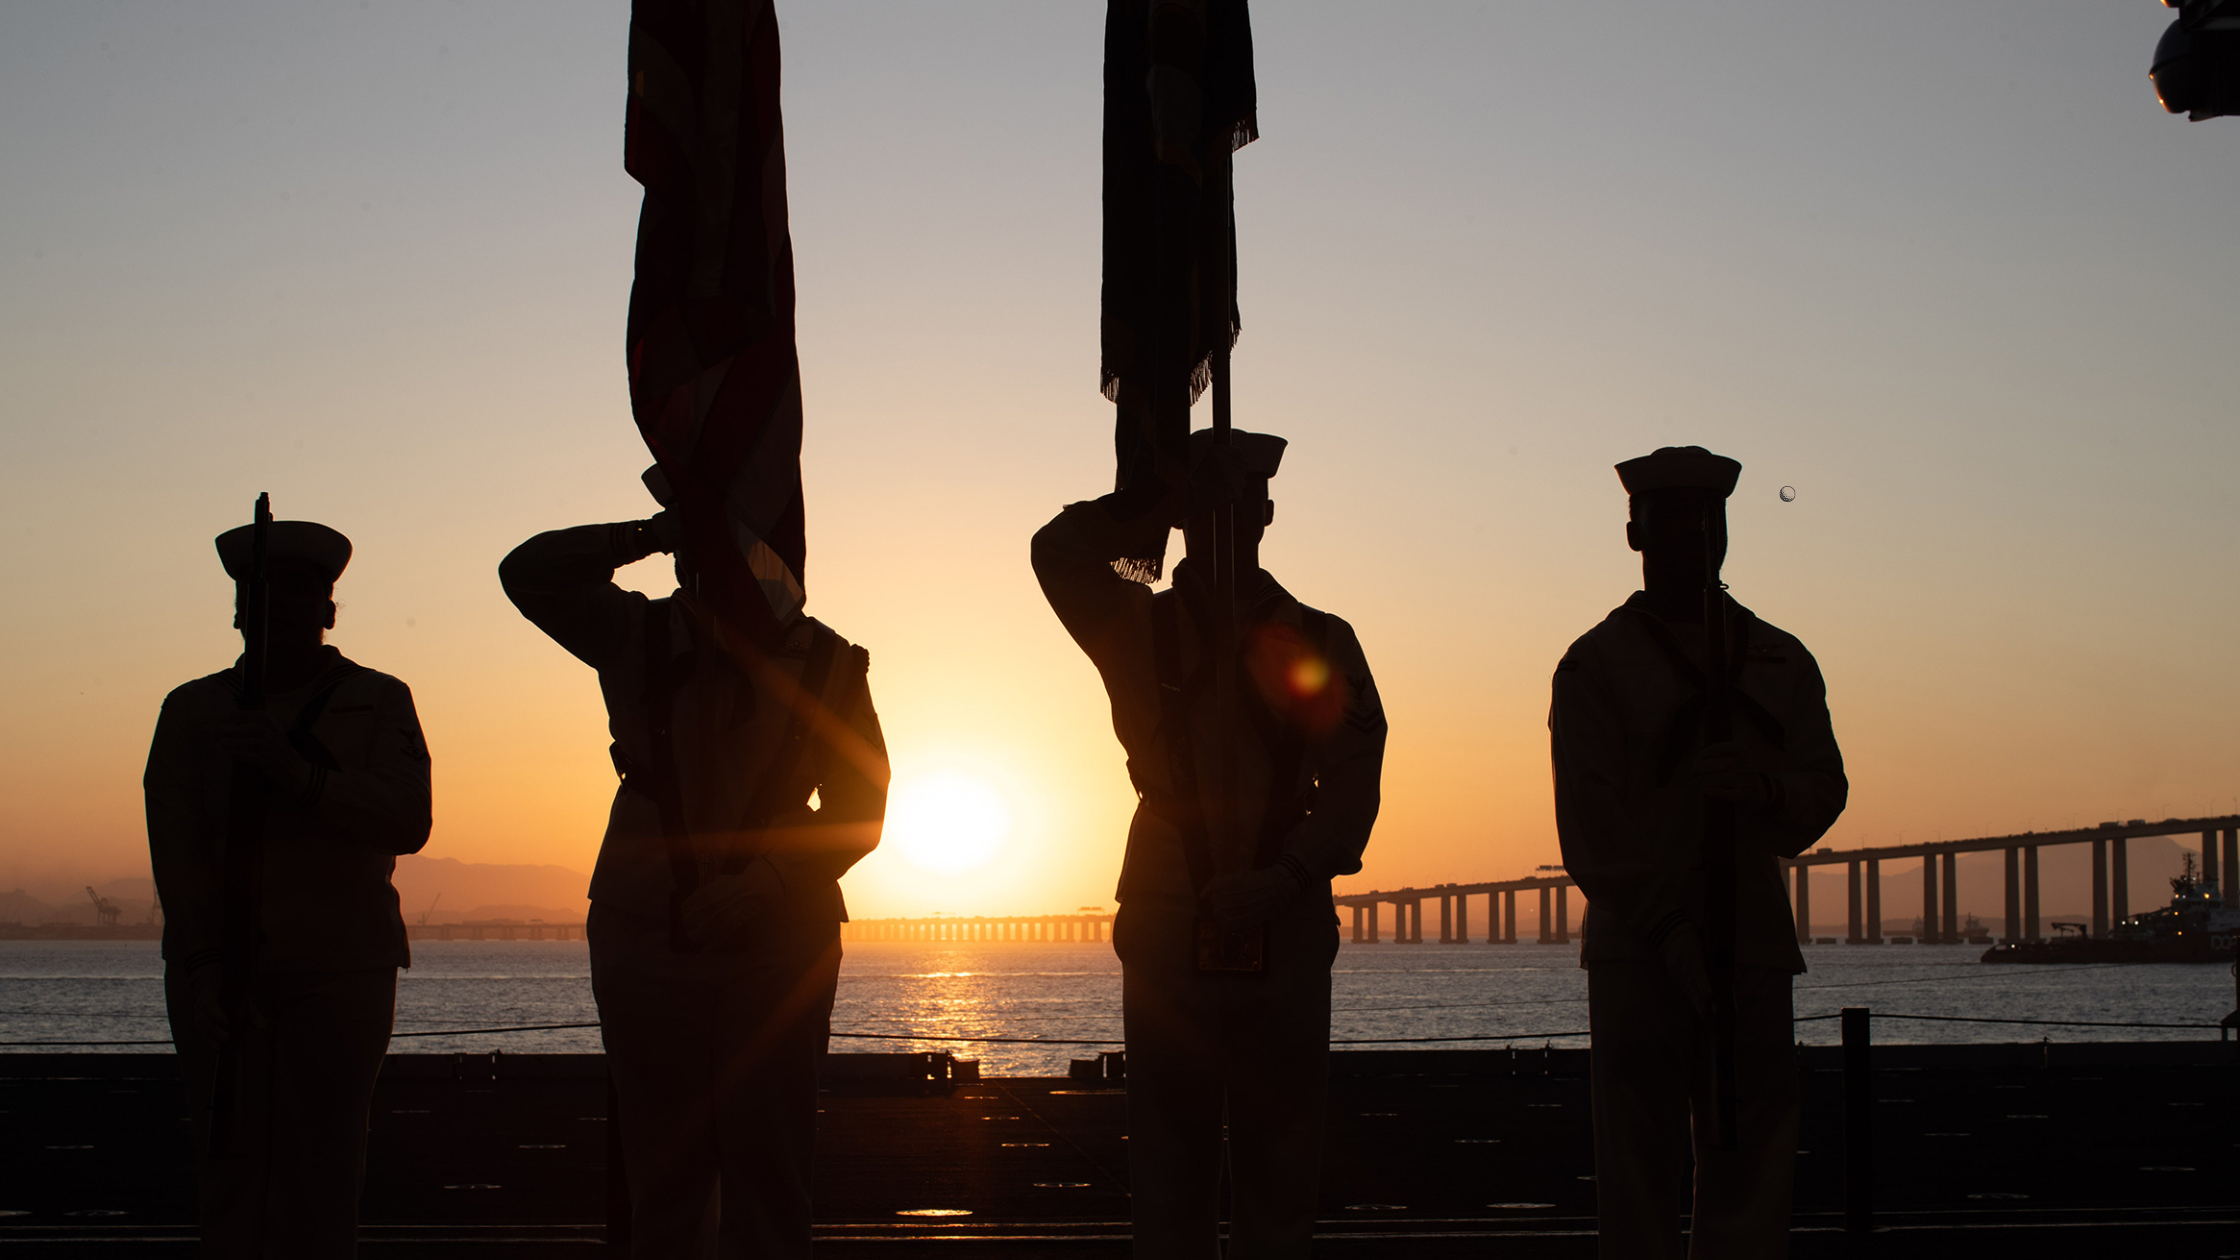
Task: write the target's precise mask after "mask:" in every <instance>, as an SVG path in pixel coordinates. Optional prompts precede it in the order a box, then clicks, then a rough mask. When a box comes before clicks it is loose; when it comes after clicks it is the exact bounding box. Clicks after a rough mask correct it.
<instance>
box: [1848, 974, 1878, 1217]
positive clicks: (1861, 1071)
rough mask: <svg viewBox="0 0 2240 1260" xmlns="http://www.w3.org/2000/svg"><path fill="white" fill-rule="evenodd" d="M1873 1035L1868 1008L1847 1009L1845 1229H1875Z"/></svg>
mask: <svg viewBox="0 0 2240 1260" xmlns="http://www.w3.org/2000/svg"><path fill="white" fill-rule="evenodd" d="M1872 1039H1873V1032H1872V1029H1871V1026H1870V1024H1869V1022H1868V1016H1867V1008H1866V1007H1864V1006H1846V1007H1844V1008H1843V1228H1844V1229H1845V1231H1846V1232H1849V1233H1853V1234H1864V1233H1869V1232H1871V1231H1872V1230H1873V1229H1874V1076H1873V1074H1872V1071H1871V1068H1870V1066H1869V1063H1868V1048H1869V1046H1870V1044H1871V1042H1872Z"/></svg>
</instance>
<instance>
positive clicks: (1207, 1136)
mask: <svg viewBox="0 0 2240 1260" xmlns="http://www.w3.org/2000/svg"><path fill="white" fill-rule="evenodd" d="M1145 528H1146V527H1145V526H1144V525H1142V524H1140V523H1139V524H1136V525H1122V524H1119V523H1116V522H1115V521H1114V520H1113V518H1112V516H1111V515H1110V514H1109V513H1108V512H1107V510H1106V507H1105V505H1104V504H1103V503H1102V502H1090V503H1076V504H1074V505H1072V506H1070V507H1068V508H1066V509H1065V510H1064V511H1063V512H1061V513H1060V514H1059V515H1058V517H1057V519H1055V520H1053V521H1051V522H1050V523H1049V524H1048V525H1046V526H1044V527H1043V528H1042V530H1041V531H1040V532H1038V533H1037V534H1036V535H1035V538H1034V544H1033V561H1034V569H1035V574H1036V576H1037V577H1038V578H1039V579H1040V580H1041V583H1042V589H1043V593H1044V594H1045V595H1046V596H1047V597H1048V599H1049V601H1050V606H1051V608H1052V609H1054V610H1055V611H1056V612H1057V614H1058V617H1059V619H1060V620H1061V621H1062V622H1063V623H1064V624H1065V627H1066V629H1067V630H1068V631H1069V632H1070V633H1071V634H1072V635H1073V638H1074V640H1075V642H1077V643H1078V644H1080V646H1081V648H1082V650H1083V651H1084V652H1086V653H1087V654H1088V656H1089V658H1090V660H1091V661H1093V662H1094V663H1095V665H1096V667H1097V670H1098V672H1099V673H1100V674H1101V675H1102V676H1103V679H1104V684H1105V691H1106V693H1107V695H1108V696H1109V697H1110V700H1111V704H1112V722H1113V730H1114V733H1115V734H1117V735H1118V736H1119V739H1120V743H1121V746H1122V747H1123V748H1124V749H1126V751H1127V754H1128V771H1129V775H1130V777H1131V778H1132V779H1133V781H1134V783H1135V785H1136V788H1137V791H1138V794H1139V796H1140V797H1141V803H1140V804H1139V805H1138V807H1137V809H1136V812H1135V817H1134V820H1133V821H1132V823H1131V824H1130V826H1129V829H1128V846H1127V856H1126V859H1125V862H1124V864H1123V866H1122V870H1121V875H1120V884H1119V899H1120V911H1119V915H1118V919H1117V922H1116V924H1115V928H1114V946H1115V949H1116V951H1117V952H1118V954H1119V956H1120V962H1121V972H1122V1008H1123V1015H1124V1018H1125V1020H1126V1027H1127V1045H1128V1130H1129V1142H1128V1146H1129V1152H1128V1167H1129V1179H1130V1187H1131V1192H1132V1195H1133V1205H1132V1210H1133V1213H1134V1218H1135V1220H1134V1240H1135V1254H1136V1255H1138V1256H1142V1257H1147V1258H1148V1257H1159V1258H1161V1260H1164V1258H1166V1257H1172V1256H1183V1255H1201V1254H1207V1253H1209V1252H1210V1251H1211V1250H1212V1249H1213V1247H1214V1246H1215V1240H1216V1235H1217V1222H1216V1211H1217V1207H1218V1200H1217V1195H1218V1190H1219V1185H1220V1181H1221V1162H1222V1133H1223V1122H1224V1116H1226V1122H1227V1132H1228V1142H1229V1167H1230V1170H1231V1173H1232V1179H1233V1180H1232V1191H1233V1193H1232V1207H1233V1210H1232V1215H1231V1226H1230V1250H1229V1254H1230V1255H1232V1256H1239V1257H1243V1256H1252V1257H1263V1256H1296V1255H1302V1254H1304V1252H1305V1250H1306V1247H1307V1243H1308V1240H1309V1239H1310V1238H1311V1237H1312V1235H1313V1230H1314V1217H1315V1203H1316V1194H1317V1191H1318V1189H1319V1181H1320V1172H1321V1153H1322V1129H1323V1113H1324V1109H1325V1088H1326V1086H1325V1080H1326V1076H1327V1069H1328V1056H1329V1037H1330V963H1331V960H1332V958H1333V957H1335V955H1336V953H1337V949H1338V935H1337V916H1336V914H1335V912H1334V910H1333V908H1332V905H1331V900H1330V883H1329V881H1330V878H1331V877H1332V876H1334V875H1350V874H1352V873H1354V872H1356V871H1359V870H1360V869H1361V853H1362V850H1363V849H1364V847H1365V846H1366V845H1367V844H1368V840H1369V833H1370V828H1371V826H1372V825H1373V824H1374V822H1375V820H1376V816H1377V809H1378V804H1379V786H1378V785H1379V777H1380V773H1381V769H1382V766H1383V759H1384V745H1385V718H1384V710H1383V706H1382V704H1381V702H1380V701H1379V699H1378V696H1377V690H1376V683H1375V681H1374V679H1372V678H1371V676H1370V673H1369V666H1368V662H1367V660H1366V659H1365V658H1364V656H1363V654H1362V651H1361V645H1360V642H1359V640H1358V639H1357V638H1356V637H1355V635H1354V632H1353V628H1352V627H1351V626H1349V625H1347V624H1346V623H1345V622H1344V621H1343V620H1341V619H1339V618H1337V617H1334V616H1329V615H1328V614H1325V613H1321V612H1318V611H1316V610H1314V609H1311V608H1307V607H1305V606H1304V605H1302V604H1300V603H1299V601H1297V600H1296V599H1294V598H1292V597H1291V595H1290V594H1289V593H1287V592H1286V591H1284V589H1283V588H1282V587H1281V586H1279V585H1277V584H1276V582H1275V580H1274V579H1273V578H1271V577H1270V576H1268V574H1267V573H1266V572H1264V571H1256V572H1254V573H1251V574H1245V575H1240V578H1239V583H1238V586H1239V590H1238V600H1237V602H1238V608H1239V613H1238V626H1239V632H1240V637H1239V641H1240V649H1241V658H1242V659H1241V660H1240V662H1239V666H1238V668H1237V671H1236V672H1237V677H1238V679H1239V688H1238V690H1239V696H1238V700H1237V703H1236V708H1235V711H1236V712H1237V713H1238V714H1239V715H1240V717H1239V721H1240V723H1241V724H1242V725H1243V726H1244V727H1246V728H1247V730H1246V734H1245V737H1244V738H1242V739H1237V740H1235V741H1233V742H1232V743H1231V744H1230V746H1229V752H1230V756H1229V759H1228V765H1227V767H1226V769H1227V771H1228V777H1227V778H1226V781H1224V780H1223V778H1222V777H1221V769H1222V767H1221V763H1220V760H1219V758H1218V756H1217V752H1218V736H1217V730H1218V727H1217V723H1218V720H1219V719H1218V718H1217V706H1216V703H1215V701H1216V697H1215V695H1214V693H1213V689H1212V688H1211V687H1210V686H1208V685H1206V683H1207V680H1208V679H1209V677H1210V675H1211V672H1212V671H1211V669H1210V661H1209V657H1210V652H1209V650H1208V648H1209V644H1210V640H1211V632H1210V630H1209V629H1208V626H1209V625H1210V620H1211V611H1212V608H1213V603H1212V600H1213V598H1214V595H1213V592H1212V590H1211V589H1210V588H1211V585H1212V582H1211V577H1212V575H1211V574H1210V573H1208V572H1204V571H1203V570H1202V566H1201V565H1200V564H1199V562H1197V561H1185V562H1183V563H1182V564H1181V565H1179V566H1177V568H1176V571H1175V577H1174V586H1173V588H1172V589H1170V590H1167V591H1163V592H1160V593H1158V594H1156V595H1155V594H1153V593H1152V591H1151V590H1150V589H1149V588H1148V587H1146V586H1144V585H1142V584H1141V583H1138V582H1134V581H1130V580H1127V579H1126V578H1123V577H1121V576H1119V574H1118V573H1116V572H1115V571H1114V568H1113V562H1114V561H1115V560H1119V559H1122V558H1123V557H1128V556H1136V555H1140V554H1142V553H1143V551H1144V550H1145V546H1144V543H1145V539H1144V538H1143V537H1141V536H1140V535H1141V534H1142V532H1143V530H1144V529H1145ZM1150 528H1156V529H1160V530H1163V529H1164V528H1165V526H1163V525H1153V526H1150ZM1162 624H1163V625H1164V626H1165V629H1162V628H1161V627H1162ZM1162 636H1167V638H1166V643H1167V646H1166V648H1165V653H1164V654H1165V655H1166V656H1167V657H1168V660H1167V661H1165V662H1164V663H1162V660H1161V656H1162ZM1177 724H1180V725H1182V726H1184V727H1186V729H1187V737H1186V738H1185V739H1181V740H1180V742H1179V745H1178V736H1177V733H1176V725H1177ZM1185 751H1186V753H1187V755H1185V756H1178V755H1177V754H1178V752H1185ZM1184 780H1194V781H1195V782H1194V783H1190V782H1185V781H1184ZM1224 808H1226V809H1231V810H1233V811H1234V818H1235V821H1236V825H1235V826H1234V828H1232V829H1229V830H1228V831H1227V839H1226V842H1225V841H1224V833H1223V831H1222V829H1219V828H1207V829H1206V833H1205V834H1206V836H1207V846H1206V847H1207V855H1206V856H1207V857H1208V858H1210V863H1209V865H1210V868H1211V869H1210V871H1208V872H1194V871H1193V869H1192V866H1193V862H1192V859H1191V855H1190V852H1189V848H1190V846H1189V844H1188V843H1187V842H1186V839H1185V836H1184V832H1183V830H1182V827H1181V826H1178V821H1177V820H1178V818H1185V817H1187V816H1188V815H1189V814H1191V813H1192V812H1193V811H1195V812H1197V813H1198V814H1199V815H1200V816H1201V817H1211V816H1214V813H1215V811H1217V810H1219V809H1224ZM1184 825H1187V824H1184ZM1271 857H1272V858H1273V859H1274V860H1275V861H1276V862H1279V863H1281V864H1284V865H1286V866H1288V867H1290V868H1291V869H1292V870H1293V871H1295V872H1296V873H1297V875H1298V876H1299V879H1300V882H1301V884H1302V885H1303V886H1304V889H1305V891H1304V892H1303V893H1302V894H1301V895H1299V896H1297V897H1296V898H1294V899H1293V900H1291V901H1290V902H1289V903H1288V905H1286V906H1285V908H1284V909H1283V910H1281V911H1280V912H1279V913H1278V914H1277V916H1276V917H1275V918H1274V919H1273V921H1271V922H1269V923H1268V924H1266V925H1265V928H1264V933H1265V951H1264V960H1265V971H1264V972H1262V973H1260V974H1229V973H1221V972H1207V971H1202V970H1200V969H1199V967H1198V962H1199V956H1198V945H1197V937H1196V930H1197V925H1198V921H1199V915H1200V904H1199V899H1198V895H1197V894H1198V891H1199V889H1200V888H1202V886H1203V883H1204V880H1205V876H1206V875H1207V874H1212V875H1221V874H1226V873H1228V872H1233V871H1242V870H1248V869H1252V868H1254V867H1255V866H1264V865H1266V864H1267V859H1269V858H1271ZM1224 1108H1226V1111H1224Z"/></svg>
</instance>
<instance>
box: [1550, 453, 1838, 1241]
mask: <svg viewBox="0 0 2240 1260" xmlns="http://www.w3.org/2000/svg"><path fill="white" fill-rule="evenodd" d="M1741 472H1742V465H1741V464H1739V463H1737V462H1735V461H1734V460H1731V459H1727V458H1725V457H1723V456H1719V455H1714V454H1712V453H1711V452H1709V451H1707V450H1704V449H1703V448H1701V447H1697V446H1683V447H1669V446H1668V447H1665V448H1663V449H1660V450H1658V451H1656V452H1655V453H1654V454H1651V455H1648V456H1644V457H1643V458H1640V459H1633V460H1628V461H1626V462H1625V463H1622V464H1620V465H1618V478H1619V481H1620V483H1621V484H1623V486H1624V487H1625V490H1626V493H1627V495H1628V496H1630V497H1629V504H1630V519H1629V521H1628V522H1627V524H1626V541H1627V543H1628V545H1630V546H1631V547H1632V548H1633V549H1634V550H1635V551H1638V552H1640V553H1641V573H1642V586H1643V589H1642V590H1640V591H1638V592H1636V593H1635V594H1634V595H1633V597H1632V598H1630V599H1628V600H1627V601H1626V602H1625V603H1624V604H1623V605H1622V606H1620V607H1619V608H1618V609H1616V610H1615V611H1613V612H1612V613H1611V614H1610V615H1609V616H1608V617H1606V618H1604V619H1603V621H1602V623H1601V624H1600V625H1598V626H1596V627H1595V628H1594V629H1592V630H1589V631H1588V632H1587V633H1586V634H1584V635H1582V636H1581V637H1580V638H1579V640H1578V641H1577V642H1576V643H1573V644H1572V645H1571V648H1570V650H1569V651H1567V652H1565V653H1564V656H1563V660H1562V662H1561V663H1560V664H1558V665H1557V666H1556V674H1555V687H1554V691H1555V699H1554V704H1553V706H1552V708H1551V709H1550V711H1549V716H1548V728H1549V732H1550V736H1551V744H1552V749H1553V758H1554V763H1555V804H1556V830H1557V833H1558V835H1559V836H1560V838H1561V840H1562V844H1563V859H1564V867H1565V870H1566V871H1568V872H1569V873H1570V875H1571V877H1572V878H1573V879H1575V880H1577V881H1578V884H1579V887H1580V889H1581V890H1582V891H1583V892H1584V893H1585V894H1586V897H1587V916H1586V925H1585V937H1586V940H1585V945H1584V948H1583V951H1582V965H1584V966H1585V967H1586V969H1587V994H1588V998H1587V1000H1588V1008H1589V1023H1590V1025H1591V1027H1592V1029H1593V1038H1594V1041H1593V1045H1594V1048H1593V1053H1592V1067H1591V1075H1592V1083H1593V1091H1594V1134H1595V1194H1596V1198H1597V1200H1598V1201H1599V1204H1600V1208H1599V1211H1600V1214H1601V1230H1600V1233H1601V1243H1600V1254H1601V1255H1603V1256H1604V1257H1607V1258H1612V1260H1616V1258H1620V1257H1622V1258H1624V1260H1659V1258H1663V1257H1674V1258H1677V1257H1679V1256H1681V1255H1683V1254H1687V1255H1692V1256H1694V1257H1697V1260H1703V1258H1704V1257H1730V1256H1748V1257H1759V1256H1785V1255H1787V1254H1788V1236H1789V1205H1790V1189H1791V1181H1792V1177H1793V1174H1794V1165H1795V1157H1796V1146H1797V1117H1798V1093H1797V1064H1796V1055H1795V1050H1794V1042H1793V1037H1792V1029H1791V1026H1790V1018H1791V1006H1790V984H1791V977H1793V976H1794V975H1796V974H1797V973H1799V972H1802V971H1803V970H1804V956H1803V954H1802V953H1800V952H1799V951H1798V949H1797V934H1796V927H1795V922H1794V919H1793V918H1792V917H1791V914H1790V909H1789V899H1788V893H1787V890H1786V889H1785V887H1784V885H1783V881H1782V872H1781V866H1780V863H1779V861H1778V859H1781V858H1788V857H1794V856H1796V855H1797V854H1799V853H1801V852H1803V851H1804V850H1805V849H1806V848H1808V847H1810V846H1811V844H1812V843H1813V842H1814V841H1815V840H1818V839H1819V838H1820V836H1821V835H1822V834H1823V833H1825V832H1826V831H1827V830H1828V828H1829V827H1830V826H1831V825H1832V824H1833V823H1834V822H1835V820H1836V816H1837V815H1838V814H1840V813H1842V812H1843V806H1844V800H1845V797H1846V795H1847V793H1848V791H1849V785H1848V783H1847V781H1846V780H1845V778H1844V773H1843V755H1842V753H1841V752H1840V751H1839V750H1838V749H1837V747H1836V739H1835V733H1834V731H1833V729H1832V728H1831V727H1830V724H1829V720H1828V703H1827V687H1826V684H1825V683H1824V682H1822V680H1821V677H1820V667H1819V665H1818V664H1817V663H1816V662H1815V661H1814V660H1813V659H1812V654H1811V653H1810V652H1807V651H1806V650H1805V647H1804V644H1802V643H1800V642H1798V641H1797V639H1796V637H1795V636H1793V635H1791V634H1789V633H1787V632H1786V631H1783V630H1780V629H1777V628H1775V627H1774V626H1772V625H1769V624H1767V623H1766V622H1764V621H1761V620H1759V619H1758V617H1757V616H1756V615H1755V614H1753V613H1752V612H1751V611H1750V610H1749V609H1747V608H1744V607H1743V606H1742V605H1740V604H1738V603H1736V602H1734V601H1733V600H1732V599H1731V598H1726V597H1724V596H1722V597H1721V602H1722V604H1723V606H1724V608H1725V622H1724V625H1725V631H1726V633H1725V638H1726V645H1727V651H1728V659H1727V660H1725V661H1723V662H1720V663H1719V664H1718V666H1717V668H1719V669H1720V670H1722V671H1723V672H1724V674H1725V677H1726V678H1727V679H1728V684H1727V687H1728V694H1729V696H1730V697H1731V699H1730V707H1731V710H1732V712H1733V715H1734V723H1733V729H1734V738H1733V739H1732V740H1731V741H1727V742H1722V743H1718V744H1713V745H1711V746H1709V747H1706V746H1705V745H1704V741H1703V728H1702V722H1701V714H1702V712H1703V705H1704V684H1705V680H1706V670H1707V668H1710V667H1709V666H1708V665H1707V663H1706V658H1705V653H1706V644H1705V639H1706V635H1705V633H1704V614H1705V599H1704V590H1705V581H1706V577H1705V575H1706V572H1707V570H1706V557H1707V553H1708V556H1709V560H1710V566H1711V567H1710V569H1709V571H1710V572H1713V573H1715V572H1717V566H1718V564H1719V563H1720V562H1721V561H1723V560H1724V558H1725V555H1726V545H1727V528H1726V500H1727V498H1728V496H1729V495H1731V494H1732V493H1733V492H1734V487H1735V482H1736V479H1737V478H1738V477H1739V476H1740V475H1741ZM1707 797H1708V798H1712V799H1716V800H1722V801H1727V802H1732V803H1733V804H1734V806H1735V815H1736V825H1735V850H1736V861H1735V871H1734V880H1735V885H1734V889H1733V896H1732V898H1731V904H1732V905H1733V907H1734V929H1733V930H1734V942H1735V946H1734V960H1735V965H1734V1000H1735V1064H1736V1066H1735V1076H1736V1081H1737V1088H1736V1120H1737V1123H1736V1133H1737V1146H1738V1149H1736V1150H1731V1151H1721V1150H1716V1149H1713V1143H1712V1142H1711V1141H1710V1137H1709V1135H1710V1134H1711V1133H1712V1132H1713V1126H1714V1123H1715V1117H1714V1115H1713V1101H1712V1081H1713V1070H1712V1056H1711V1052H1710V1045H1711V1033H1710V1028H1709V1021H1710V1016H1709V1010H1710V1007H1711V988H1710V984H1711V981H1710V979H1709V973H1708V972H1707V969H1706V958H1705V951H1704V947H1705V942H1707V941H1709V940H1711V939H1712V932H1713V930H1714V926H1713V925H1712V924H1711V923H1709V922H1708V921H1707V915H1706V885H1705V877H1704V864H1703V852H1702V845H1703V836H1704V824H1703V818H1704V808H1703V802H1704V800H1705V799H1706V798H1707ZM1691 1114H1692V1118H1693V1119H1692V1124H1691ZM1691 1133H1693V1134H1694V1159H1695V1168H1696V1172H1695V1194H1694V1203H1693V1205H1692V1207H1691V1205H1690V1203H1689V1202H1688V1198H1687V1195H1686V1192H1685V1183H1686V1177H1687V1167H1688V1161H1689V1154H1690V1152H1689V1143H1690V1135H1691ZM1683 1214H1689V1215H1690V1219H1692V1221H1693V1222H1694V1238H1693V1240H1692V1241H1691V1242H1684V1241H1683V1239H1682V1237H1681V1234H1680V1219H1681V1217H1682V1215H1683Z"/></svg>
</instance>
